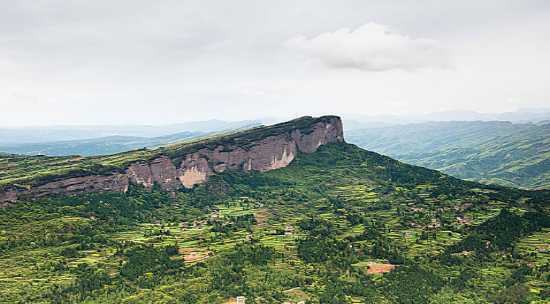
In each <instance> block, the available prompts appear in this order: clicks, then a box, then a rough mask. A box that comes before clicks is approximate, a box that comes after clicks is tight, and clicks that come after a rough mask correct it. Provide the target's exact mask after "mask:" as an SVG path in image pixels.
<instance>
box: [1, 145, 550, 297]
mask: <svg viewBox="0 0 550 304" xmlns="http://www.w3.org/2000/svg"><path fill="white" fill-rule="evenodd" d="M133 153H137V152H133ZM148 153H149V152H148ZM130 155H132V154H130ZM122 156H123V155H120V156H119V157H122ZM132 157H133V156H132ZM75 162H76V161H75ZM37 165H38V164H37ZM549 203H550V192H548V191H525V190H518V189H513V188H505V187H499V186H485V185H482V184H478V183H475V182H467V181H462V180H459V179H456V178H453V177H449V176H447V175H444V174H442V173H439V172H437V171H433V170H429V169H425V168H421V167H415V166H411V165H407V164H404V163H401V162H398V161H395V160H392V159H390V158H388V157H384V156H382V155H379V154H376V153H372V152H367V151H364V150H362V149H359V148H357V147H355V146H353V145H348V144H332V145H326V146H323V147H321V148H320V149H319V150H318V151H317V152H316V153H313V154H308V155H299V157H298V158H297V159H296V160H295V161H294V162H293V163H292V164H291V165H290V166H288V167H286V168H283V169H279V170H274V171H270V172H265V173H257V172H256V173H250V174H244V173H237V172H226V173H224V174H221V175H217V176H214V177H212V178H211V179H210V180H209V182H208V183H206V184H203V185H200V186H197V187H195V188H194V189H193V190H182V191H181V192H178V193H176V195H175V196H171V195H169V194H167V193H163V192H160V191H158V190H157V189H154V190H153V191H151V192H147V191H145V190H144V189H143V188H140V187H132V188H131V189H130V190H129V191H128V192H127V193H103V194H87V195H79V196H69V197H52V198H48V199H43V200H41V201H36V202H19V203H17V204H16V205H15V206H12V207H9V208H4V209H0V288H1V290H2V293H1V296H0V302H3V303H52V302H53V303H74V302H82V303H226V302H228V301H230V300H232V299H235V298H236V297H237V296H245V297H246V298H247V303H282V302H285V301H289V302H291V303H297V302H298V301H306V302H307V303H540V304H542V303H548V301H549V300H550V243H549V242H550V241H549V239H550V237H549V236H550V204H549ZM229 303H231V302H229Z"/></svg>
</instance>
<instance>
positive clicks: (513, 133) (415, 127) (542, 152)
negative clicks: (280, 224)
mask: <svg viewBox="0 0 550 304" xmlns="http://www.w3.org/2000/svg"><path fill="white" fill-rule="evenodd" d="M347 139H348V141H350V142H351V143H355V144H357V145H359V146H361V147H362V148H365V149H369V150H372V151H376V152H379V153H383V154H387V155H389V156H392V157H395V158H397V159H399V160H401V161H404V162H406V163H411V164H415V165H418V166H423V167H428V168H432V169H436V170H439V171H443V172H445V173H447V174H450V175H453V176H456V177H459V178H463V179H468V180H474V181H479V182H482V183H486V184H500V185H504V186H510V187H520V188H529V189H538V188H545V189H549V188H550V124H548V123H546V124H544V123H541V124H512V123H509V122H497V121H490V122H431V123H421V124H409V125H406V126H405V127H404V126H397V127H386V128H373V129H365V130H354V131H351V132H349V133H348V135H347Z"/></svg>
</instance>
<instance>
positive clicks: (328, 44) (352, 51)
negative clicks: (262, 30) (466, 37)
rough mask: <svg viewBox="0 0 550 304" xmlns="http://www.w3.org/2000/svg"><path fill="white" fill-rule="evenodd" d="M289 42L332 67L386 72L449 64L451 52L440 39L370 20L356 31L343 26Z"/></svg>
mask: <svg viewBox="0 0 550 304" xmlns="http://www.w3.org/2000/svg"><path fill="white" fill-rule="evenodd" d="M286 45H287V46H288V47H291V48H294V49H298V50H300V51H302V52H304V53H305V54H306V55H308V56H311V57H313V58H316V59H319V60H321V61H322V62H323V63H324V64H325V65H327V66H329V67H333V68H354V69H359V70H364V71H386V70H392V69H403V70H415V69H419V68H426V67H436V68H442V67H448V66H449V54H448V52H447V50H446V49H445V48H444V47H443V46H442V45H441V44H440V43H439V42H438V41H436V40H432V39H425V38H412V37H409V36H405V35H401V34H399V33H394V32H392V31H391V30H390V29H389V28H388V27H386V26H384V25H381V24H377V23H367V24H365V25H363V26H361V27H359V28H357V29H354V30H350V29H347V28H344V29H340V30H337V31H335V32H326V33H322V34H319V35H317V36H315V37H312V38H307V37H304V36H300V37H295V38H292V39H290V40H288V41H287V43H286Z"/></svg>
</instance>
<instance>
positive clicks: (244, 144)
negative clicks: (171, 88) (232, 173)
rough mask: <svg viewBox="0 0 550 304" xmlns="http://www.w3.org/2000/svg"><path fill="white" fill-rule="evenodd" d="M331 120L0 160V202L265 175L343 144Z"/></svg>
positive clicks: (165, 187) (339, 126)
mask: <svg viewBox="0 0 550 304" xmlns="http://www.w3.org/2000/svg"><path fill="white" fill-rule="evenodd" d="M342 132H343V130H342V122H341V121H340V118H338V117H336V116H323V117H320V118H312V117H302V118H299V119H296V120H292V121H289V122H286V123H280V124H276V125H273V126H269V127H257V128H253V129H249V130H245V131H242V132H235V133H226V134H219V135H214V136H212V137H209V138H200V139H196V140H194V141H193V140H191V141H188V142H184V143H178V144H173V145H166V146H163V147H160V148H158V149H141V150H134V151H131V152H127V153H119V154H113V155H108V156H102V157H88V158H83V157H80V156H69V157H46V156H35V157H25V156H18V155H13V156H4V157H0V161H1V162H0V169H2V171H0V178H1V180H0V187H1V188H0V203H5V202H14V201H16V200H17V199H18V198H19V197H28V198H36V197H42V196H46V195H51V194H74V193H82V192H94V191H119V192H125V191H126V190H127V189H128V186H129V184H137V185H142V186H145V187H146V188H148V189H151V188H152V187H153V185H155V184H157V185H159V186H160V187H161V188H162V189H163V190H168V191H174V190H178V189H179V188H181V187H186V188H191V187H193V186H194V185H195V184H197V183H201V182H204V181H206V180H207V179H208V176H210V175H213V174H216V173H221V172H224V171H225V170H227V169H230V170H235V169H239V170H243V171H267V170H272V169H278V168H281V167H285V166H287V165H288V164H289V163H290V162H291V161H292V160H293V159H294V157H295V156H296V154H297V153H298V152H302V153H312V152H314V151H315V150H316V149H317V148H318V147H319V146H321V145H323V144H326V143H332V142H339V141H343V135H342Z"/></svg>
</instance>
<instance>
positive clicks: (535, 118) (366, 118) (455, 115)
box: [344, 108, 550, 130]
mask: <svg viewBox="0 0 550 304" xmlns="http://www.w3.org/2000/svg"><path fill="white" fill-rule="evenodd" d="M432 121H436V122H437V121H443V122H444V121H509V122H513V123H529V122H533V123H540V122H544V121H547V122H550V109H548V108H542V109H520V110H517V111H513V112H503V113H479V112H475V111H444V112H433V113H425V114H406V115H399V114H395V115H361V114H348V115H344V128H346V130H354V129H363V128H373V127H387V126H391V125H402V124H410V123H422V122H432Z"/></svg>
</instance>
